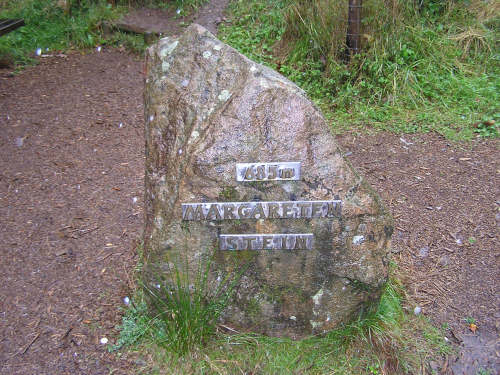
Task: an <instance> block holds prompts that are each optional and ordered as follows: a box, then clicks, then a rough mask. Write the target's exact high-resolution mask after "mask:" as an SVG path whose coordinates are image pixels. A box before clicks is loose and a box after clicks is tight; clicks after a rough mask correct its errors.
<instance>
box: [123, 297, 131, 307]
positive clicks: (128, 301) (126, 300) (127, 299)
mask: <svg viewBox="0 0 500 375" xmlns="http://www.w3.org/2000/svg"><path fill="white" fill-rule="evenodd" d="M123 303H124V304H125V305H127V306H128V305H129V304H130V298H128V297H125V298H124V299H123Z"/></svg>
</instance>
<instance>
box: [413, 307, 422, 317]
mask: <svg viewBox="0 0 500 375" xmlns="http://www.w3.org/2000/svg"><path fill="white" fill-rule="evenodd" d="M421 312H422V308H421V307H420V306H415V308H414V309H413V313H414V314H415V315H420V313H421Z"/></svg>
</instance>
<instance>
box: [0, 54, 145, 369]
mask: <svg viewBox="0 0 500 375" xmlns="http://www.w3.org/2000/svg"><path fill="white" fill-rule="evenodd" d="M141 74H142V64H141V62H140V61H137V60H136V59H134V58H132V57H131V56H128V55H125V54H120V53H117V52H104V53H92V54H87V55H80V54H72V55H69V56H68V57H67V58H58V57H52V58H48V59H46V60H43V61H42V63H41V64H40V65H38V66H35V67H31V68H28V69H26V70H25V71H24V72H22V73H21V74H20V75H18V76H16V77H10V78H7V77H5V76H4V77H1V80H0V82H1V83H0V85H1V86H0V87H1V89H0V113H1V118H0V127H1V140H0V142H1V151H0V152H1V162H0V163H1V164H0V165H1V168H0V169H1V177H0V193H1V200H0V215H1V217H2V226H1V232H0V246H1V248H2V257H1V261H0V280H1V281H0V290H1V292H0V294H1V295H2V298H1V300H0V332H1V334H0V337H1V339H0V340H1V341H0V372H1V373H2V374H66V373H68V374H105V373H106V374H107V373H108V369H110V368H114V367H122V365H123V364H125V366H124V367H127V366H128V364H127V363H121V362H120V363H116V362H117V359H116V358H114V357H113V356H111V355H110V354H108V353H107V351H106V350H105V346H104V345H101V344H100V343H99V340H100V339H101V338H102V337H109V338H110V339H111V337H110V336H109V335H110V330H111V329H112V328H113V327H114V326H115V325H116V324H117V323H118V322H119V316H118V315H119V311H118V308H119V307H120V306H123V302H122V297H124V296H125V295H126V293H127V282H128V274H129V273H130V272H131V270H133V267H134V263H135V261H136V259H135V253H134V247H135V243H136V240H137V239H138V238H139V236H140V234H141V226H142V217H143V216H142V203H141V202H142V196H143V193H142V191H143V169H144V167H143V143H144V142H143V130H142V128H143V121H142V77H141ZM120 124H121V127H120ZM125 362H126V361H125Z"/></svg>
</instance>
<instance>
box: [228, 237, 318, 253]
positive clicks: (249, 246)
mask: <svg viewBox="0 0 500 375" xmlns="http://www.w3.org/2000/svg"><path fill="white" fill-rule="evenodd" d="M312 247H313V234H312V233H293V234H292V233H287V234H221V235H220V236H219V249H220V250H311V249H312Z"/></svg>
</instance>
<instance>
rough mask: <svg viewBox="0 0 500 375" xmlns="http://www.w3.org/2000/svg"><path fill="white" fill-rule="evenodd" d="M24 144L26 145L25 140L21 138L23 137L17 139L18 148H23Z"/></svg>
mask: <svg viewBox="0 0 500 375" xmlns="http://www.w3.org/2000/svg"><path fill="white" fill-rule="evenodd" d="M23 143H24V138H21V137H17V138H16V146H17V147H23Z"/></svg>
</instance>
